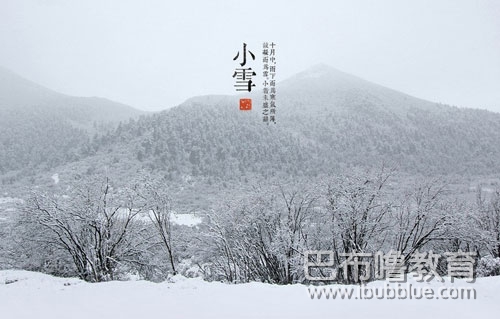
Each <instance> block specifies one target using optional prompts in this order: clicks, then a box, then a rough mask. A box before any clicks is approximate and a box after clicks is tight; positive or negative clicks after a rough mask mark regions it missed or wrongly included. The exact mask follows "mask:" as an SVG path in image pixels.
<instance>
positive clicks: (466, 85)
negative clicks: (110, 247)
mask: <svg viewBox="0 0 500 319" xmlns="http://www.w3.org/2000/svg"><path fill="white" fill-rule="evenodd" d="M263 41H274V42H276V43H277V52H276V54H277V76H278V79H281V80H282V79H285V78H287V77H289V76H291V75H293V74H294V73H297V72H300V71H303V70H305V69H307V68H309V67H311V66H313V65H315V64H318V63H326V64H329V65H331V66H333V67H335V68H337V69H340V70H342V71H345V72H348V73H351V74H354V75H357V76H359V77H362V78H365V79H367V80H370V81H373V82H376V83H379V84H382V85H385V86H388V87H390V88H393V89H396V90H399V91H403V92H405V93H408V94H411V95H414V96H417V97H420V98H424V99H428V100H431V101H435V102H442V103H446V104H452V105H457V106H467V107H476V108H486V109H490V110H494V111H497V112H500V1H496V0H491V1H480V0H470V1H468V0H462V1H459V0H442V1H440V0H430V1H425V0H418V1H415V0H412V1H403V0H393V1H392V0H391V1H389V0H378V1H353V0H345V1H331V0H329V1H327V0H325V1H311V0H309V1H291V0H284V1H270V0H268V1H257V0H246V1H234V0H233V1H230V0H227V1H213V0H212V1H202V0H200V1H188V0H181V1H152V0H151V1H149V0H140V1H139V0H137V1H125V0H115V1H106V0H82V1H63V0H38V1H35V0H33V1H24V0H12V1H10V0H0V65H2V66H4V67H7V68H9V69H11V70H13V71H14V72H16V73H19V74H20V75H22V76H24V77H26V78H28V79H31V80H33V81H35V82H37V83H39V84H42V85H44V86H46V87H49V88H51V89H54V90H56V91H59V92H62V93H66V94H71V95H77V96H101V97H106V98H109V99H112V100H116V101H119V102H123V103H126V104H130V105H132V106H135V107H137V108H141V109H146V110H159V109H163V108H168V107H171V106H175V105H178V104H180V103H182V102H183V101H184V100H186V99H188V98H190V97H192V96H195V95H200V94H234V93H235V91H234V88H233V84H234V79H233V78H232V77H231V76H232V74H233V71H234V68H235V67H236V65H235V61H233V60H232V59H233V57H234V56H235V54H236V52H238V50H241V49H242V43H243V42H246V43H248V47H249V49H250V50H254V51H256V52H259V53H260V51H261V43H262V42H263ZM278 90H279V86H278ZM278 92H279V91H278ZM278 94H279V93H278Z"/></svg>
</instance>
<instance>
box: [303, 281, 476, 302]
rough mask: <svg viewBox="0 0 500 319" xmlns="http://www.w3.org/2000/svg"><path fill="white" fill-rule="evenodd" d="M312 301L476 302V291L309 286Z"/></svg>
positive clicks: (405, 286)
mask: <svg viewBox="0 0 500 319" xmlns="http://www.w3.org/2000/svg"><path fill="white" fill-rule="evenodd" d="M307 290H308V293H309V296H310V297H311V299H332V300H339V299H347V300H351V299H352V300H371V299H416V300H419V299H434V300H437V299H444V300H446V299H453V300H456V299H463V300H470V299H473V300H475V299H476V298H477V293H476V289H474V288H471V287H415V286H413V285H412V284H406V285H402V284H397V285H392V286H391V285H390V284H385V285H384V286H366V285H360V286H334V287H332V286H309V287H308V288H307Z"/></svg>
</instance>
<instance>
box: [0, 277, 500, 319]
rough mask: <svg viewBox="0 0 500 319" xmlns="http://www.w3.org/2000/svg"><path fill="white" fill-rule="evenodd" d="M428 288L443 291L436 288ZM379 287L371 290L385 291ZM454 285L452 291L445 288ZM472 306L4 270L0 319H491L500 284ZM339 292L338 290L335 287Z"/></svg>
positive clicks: (486, 286) (495, 280) (487, 282)
mask: <svg viewBox="0 0 500 319" xmlns="http://www.w3.org/2000/svg"><path fill="white" fill-rule="evenodd" d="M411 283H412V285H419V286H425V287H430V288H435V289H438V287H440V286H441V285H442V284H441V283H438V282H436V281H434V282H431V283H425V284H417V283H415V282H414V281H412V282H411ZM384 284H385V283H383V282H374V283H372V284H370V285H369V286H382V285H384ZM446 285H448V286H450V285H451V284H449V283H448V284H446ZM454 286H455V287H472V288H474V289H475V290H476V292H477V297H476V299H475V300H397V299H393V300H376V299H375V300H338V299H336V300H332V299H329V300H326V299H321V300H318V299H311V297H310V295H309V292H308V289H307V287H306V286H303V285H289V286H276V285H268V284H262V283H250V284H241V285H228V284H223V283H208V282H204V281H202V280H201V279H186V278H184V277H180V276H177V277H174V278H172V279H171V280H170V281H169V282H164V283H159V284H157V283H152V282H147V281H128V282H107V283H100V284H90V283H86V282H83V281H80V280H78V279H66V278H55V277H51V276H48V275H43V274H39V273H33V272H27V271H17V270H16V271H14V270H9V271H0V318H9V319H10V318H15V319H18V318H37V319H45V318H50V319H55V318H65V319H66V318H72V319H78V318H85V319H89V318H120V319H125V318H405V319H407V318H419V319H422V318H484V317H486V318H488V317H496V316H497V315H498V313H499V311H500V295H499V292H500V277H488V278H480V279H478V280H477V282H476V283H472V284H466V283H465V282H464V281H461V280H456V281H455V284H454ZM331 287H333V288H335V286H331Z"/></svg>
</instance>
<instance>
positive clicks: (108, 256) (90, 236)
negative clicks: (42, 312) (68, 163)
mask: <svg viewBox="0 0 500 319" xmlns="http://www.w3.org/2000/svg"><path fill="white" fill-rule="evenodd" d="M134 204H135V197H134V196H133V193H132V192H124V194H119V192H118V191H114V190H113V189H112V187H111V185H110V182H109V180H108V179H107V178H106V179H105V181H104V182H102V183H101V184H98V186H94V185H92V183H84V185H79V186H77V187H76V188H75V189H74V191H73V192H72V193H71V194H70V195H64V196H58V195H47V194H33V196H32V197H31V198H30V199H29V200H28V202H27V205H26V207H25V209H24V214H23V219H22V224H24V225H31V226H32V227H34V228H32V229H34V230H35V231H38V232H39V234H42V236H41V238H42V240H43V241H44V242H45V243H46V244H48V245H50V246H51V247H54V248H57V249H59V250H62V251H64V252H66V253H67V254H68V255H69V256H70V258H71V260H72V261H73V264H74V266H75V269H76V272H77V274H78V276H79V277H80V278H82V279H84V280H87V281H92V282H99V281H107V280H113V279H115V274H116V271H117V268H118V266H119V265H120V264H122V263H135V262H140V258H139V256H140V254H141V253H142V249H141V247H139V246H140V243H137V242H135V241H134V240H133V237H134V234H137V232H138V231H139V230H138V229H134V228H135V226H136V225H135V223H134V222H135V217H136V216H137V215H138V214H139V213H140V212H141V211H142V210H141V208H140V207H135V206H134Z"/></svg>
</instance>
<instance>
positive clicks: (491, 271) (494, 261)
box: [476, 256, 500, 277]
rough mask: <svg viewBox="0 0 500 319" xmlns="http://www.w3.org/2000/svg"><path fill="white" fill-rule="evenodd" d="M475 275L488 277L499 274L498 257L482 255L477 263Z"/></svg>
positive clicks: (499, 262) (499, 260) (499, 264)
mask: <svg viewBox="0 0 500 319" xmlns="http://www.w3.org/2000/svg"><path fill="white" fill-rule="evenodd" d="M476 273H477V277H489V276H499V275H500V258H499V257H496V258H493V257H491V256H486V257H483V258H481V259H480V260H479V263H478V265H477V271H476Z"/></svg>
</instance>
